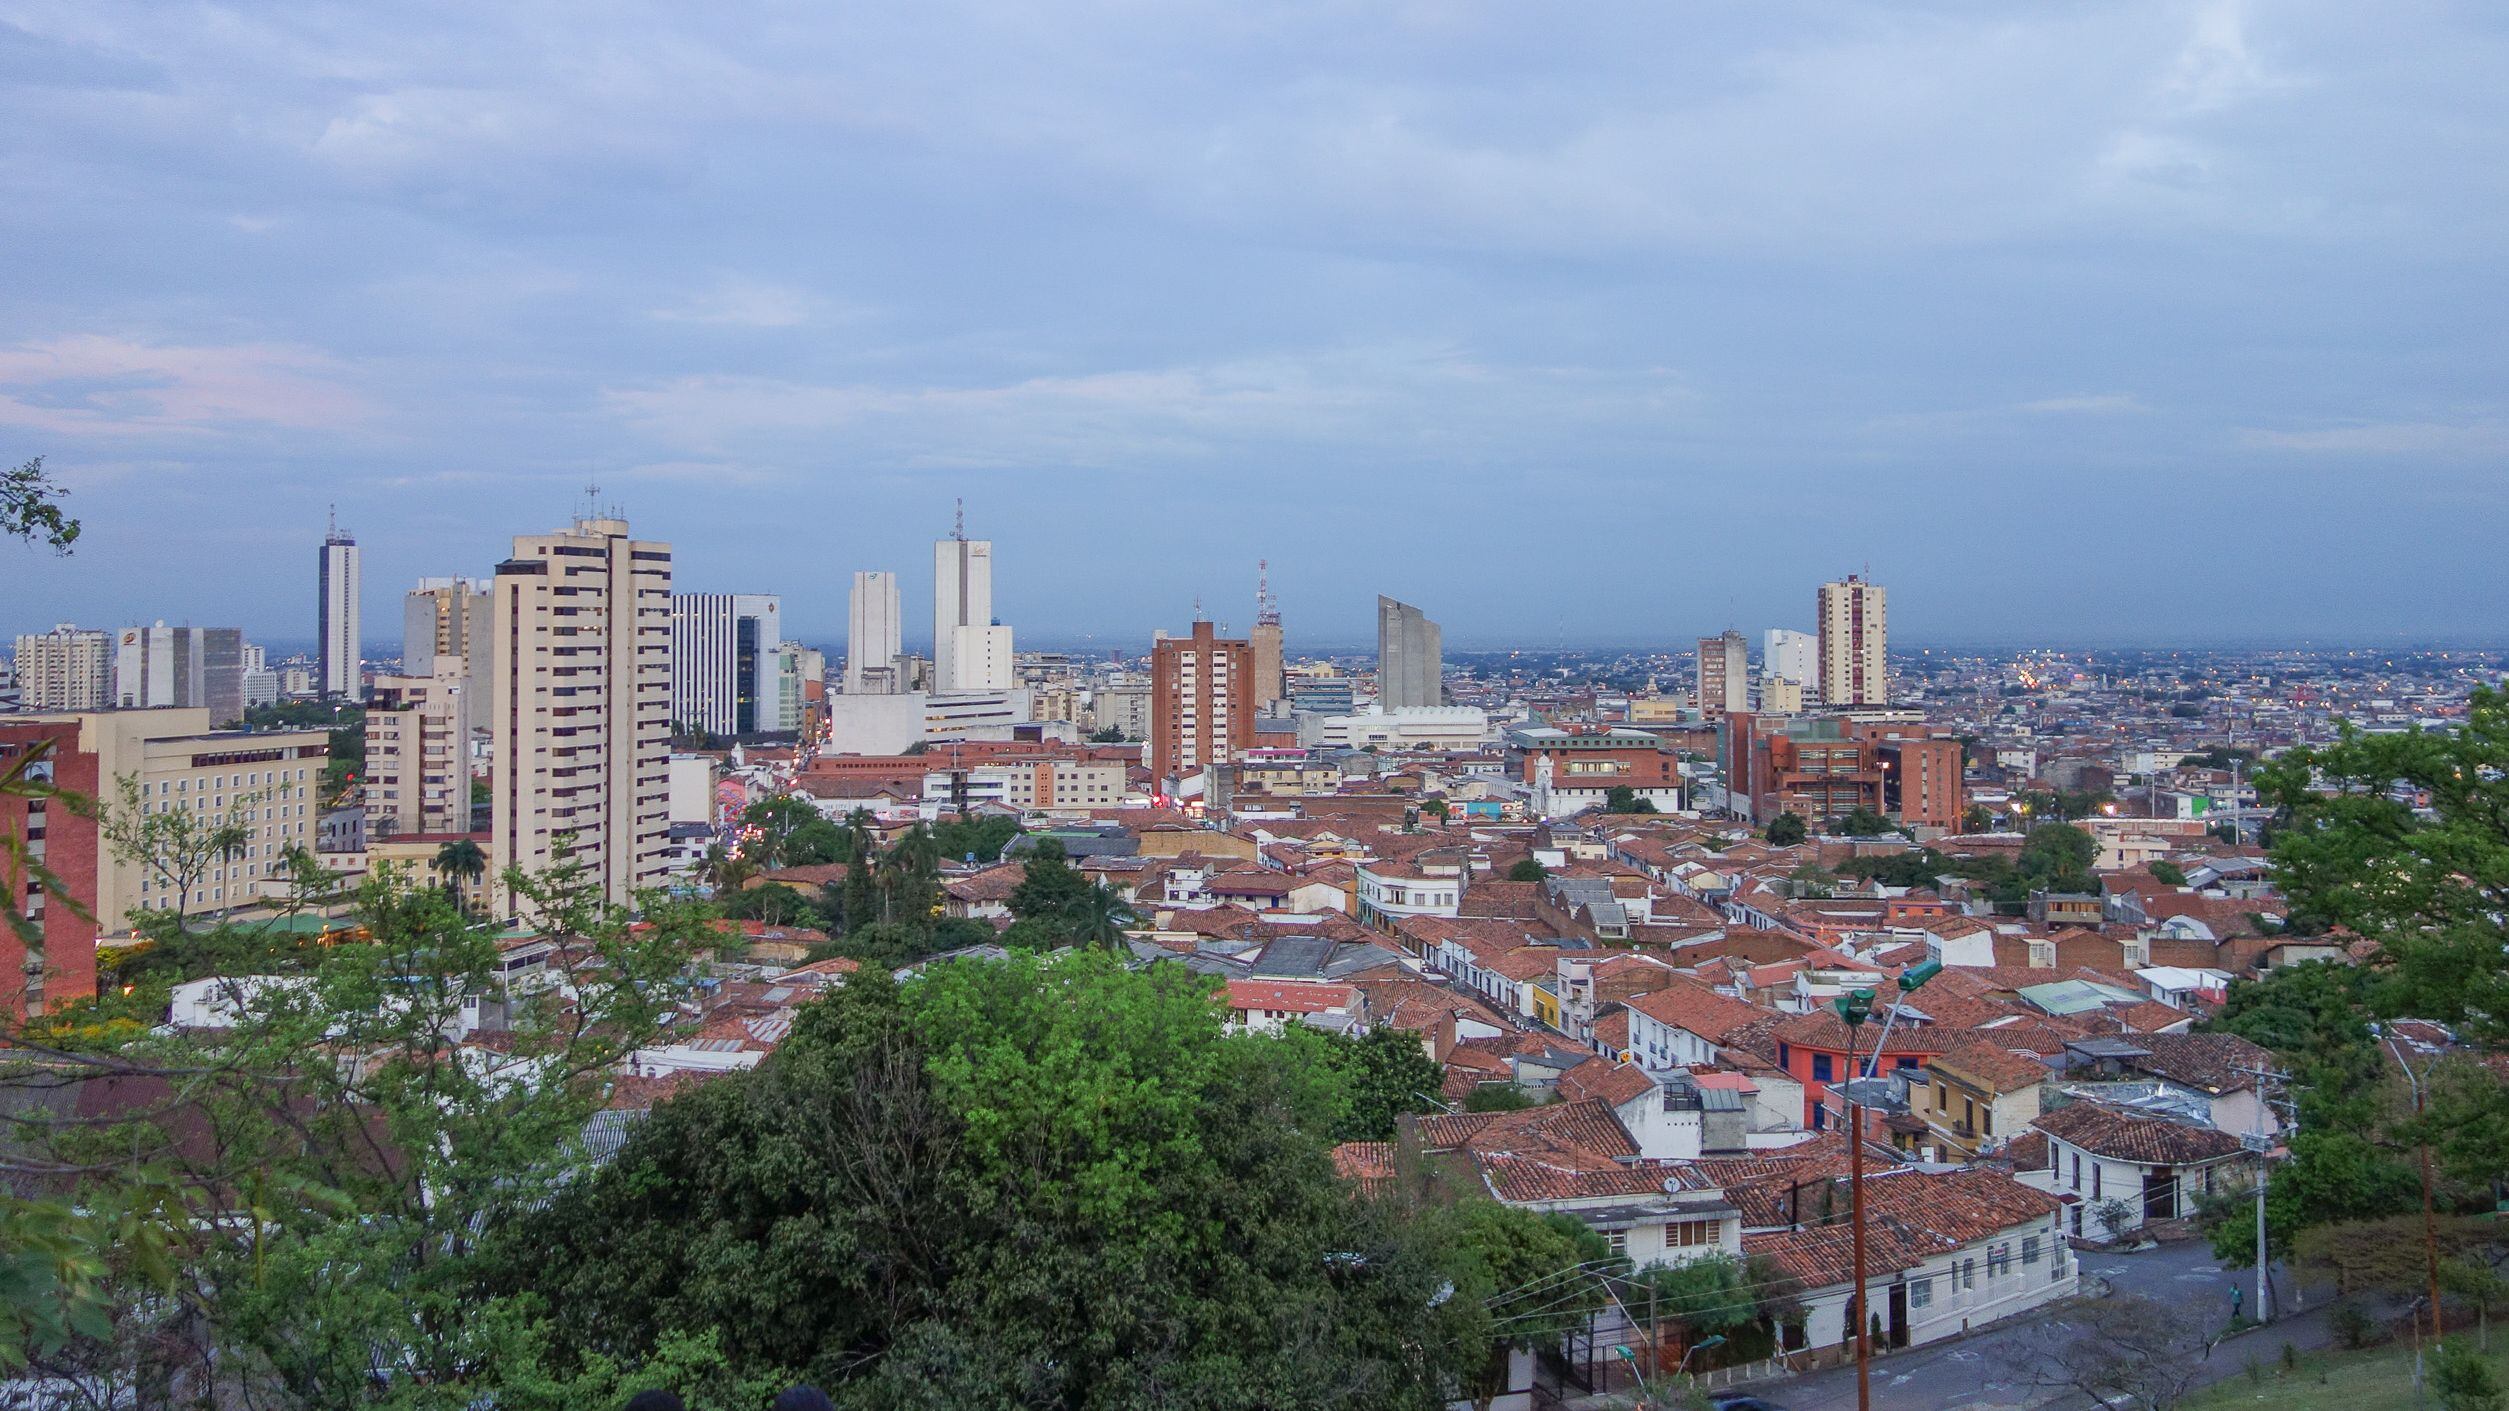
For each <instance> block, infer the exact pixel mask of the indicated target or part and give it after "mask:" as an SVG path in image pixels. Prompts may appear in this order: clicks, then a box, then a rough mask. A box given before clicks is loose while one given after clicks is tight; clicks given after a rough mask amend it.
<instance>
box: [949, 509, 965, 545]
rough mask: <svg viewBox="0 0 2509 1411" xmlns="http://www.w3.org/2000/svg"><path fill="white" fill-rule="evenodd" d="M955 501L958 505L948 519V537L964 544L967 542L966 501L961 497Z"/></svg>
mask: <svg viewBox="0 0 2509 1411" xmlns="http://www.w3.org/2000/svg"><path fill="white" fill-rule="evenodd" d="M955 503H956V504H957V506H958V513H957V515H956V517H954V518H953V519H951V521H950V537H951V538H953V539H956V540H957V541H958V542H960V543H962V544H964V543H966V542H967V501H966V500H965V499H964V498H961V499H959V500H957V501H955Z"/></svg>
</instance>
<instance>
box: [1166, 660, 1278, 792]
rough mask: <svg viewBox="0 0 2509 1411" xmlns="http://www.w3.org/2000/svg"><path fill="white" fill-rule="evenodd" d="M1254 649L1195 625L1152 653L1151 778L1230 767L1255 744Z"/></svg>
mask: <svg viewBox="0 0 2509 1411" xmlns="http://www.w3.org/2000/svg"><path fill="white" fill-rule="evenodd" d="M1254 704H1255V703H1254V648H1253V647H1252V646H1251V645H1250V644H1248V643H1246V642H1243V641H1234V640H1229V639H1226V638H1222V637H1218V636H1215V635H1213V632H1212V627H1211V624H1210V623H1208V622H1196V623H1195V624H1194V630H1193V635H1192V636H1190V637H1169V638H1166V639H1164V640H1162V641H1161V642H1160V643H1159V644H1158V646H1157V647H1156V648H1154V649H1153V650H1152V652H1151V654H1150V776H1151V778H1152V779H1153V780H1158V781H1165V780H1167V779H1171V778H1175V777H1177V776H1179V775H1182V774H1187V773H1191V772H1192V771H1194V770H1197V769H1200V768H1201V767H1202V766H1204V765H1206V764H1211V763H1226V762H1228V761H1229V760H1232V759H1234V758H1236V756H1237V752H1238V751H1240V750H1243V749H1247V748H1250V747H1251V746H1252V745H1253V744H1254Z"/></svg>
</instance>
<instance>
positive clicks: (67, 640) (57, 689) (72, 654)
mask: <svg viewBox="0 0 2509 1411" xmlns="http://www.w3.org/2000/svg"><path fill="white" fill-rule="evenodd" d="M16 660H17V689H18V699H19V700H20V702H21V703H22V704H23V705H24V706H25V707H26V708H27V709H28V710H103V709H104V708H105V707H107V706H109V705H111V704H113V634H112V633H110V632H103V631H93V630H88V629H82V628H79V627H76V626H73V625H71V624H70V623H67V622H64V623H62V624H61V625H60V626H58V627H55V628H53V629H52V630H51V631H49V632H40V633H29V634H27V635H25V636H21V637H19V638H18V639H17V658H16Z"/></svg>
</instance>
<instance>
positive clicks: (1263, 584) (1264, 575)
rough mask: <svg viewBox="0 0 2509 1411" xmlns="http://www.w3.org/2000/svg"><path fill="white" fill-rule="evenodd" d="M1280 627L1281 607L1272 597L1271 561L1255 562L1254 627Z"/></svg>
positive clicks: (1261, 560) (1258, 560) (1259, 560)
mask: <svg viewBox="0 0 2509 1411" xmlns="http://www.w3.org/2000/svg"><path fill="white" fill-rule="evenodd" d="M1280 625H1281V605H1280V604H1279V603H1278V602H1276V601H1274V600H1273V597H1272V561H1271V560H1270V559H1256V560H1255V626H1257V627H1278V626H1280Z"/></svg>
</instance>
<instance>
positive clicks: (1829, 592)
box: [1818, 574, 1890, 706]
mask: <svg viewBox="0 0 2509 1411" xmlns="http://www.w3.org/2000/svg"><path fill="white" fill-rule="evenodd" d="M1888 599H1889V594H1888V592H1887V591H1886V590H1885V589H1884V588H1883V587H1882V586H1881V585H1880V584H1878V583H1867V582H1865V581H1864V580H1863V579H1861V578H1858V577H1856V576H1855V575H1853V574H1849V575H1848V576H1847V577H1846V579H1845V580H1843V581H1841V582H1837V583H1824V584H1822V585H1821V594H1820V601H1819V604H1818V606H1819V619H1820V624H1821V645H1820V658H1821V660H1820V672H1821V682H1820V685H1821V704H1823V705H1829V706H1869V705H1888V704H1889V703H1890V679H1889V676H1888V674H1887V673H1888V668H1887V666H1886V665H1885V661H1886V659H1887V657H1886V653H1887V652H1888V650H1889V646H1890V612H1889V601H1888Z"/></svg>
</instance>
